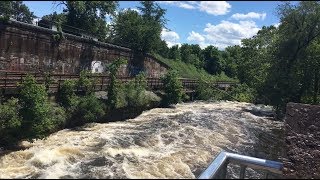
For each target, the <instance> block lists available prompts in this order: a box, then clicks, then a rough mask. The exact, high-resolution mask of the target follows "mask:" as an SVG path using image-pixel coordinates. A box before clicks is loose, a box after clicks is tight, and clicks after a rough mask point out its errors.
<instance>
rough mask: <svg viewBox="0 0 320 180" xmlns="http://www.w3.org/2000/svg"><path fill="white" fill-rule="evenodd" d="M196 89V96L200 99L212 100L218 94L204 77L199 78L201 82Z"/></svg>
mask: <svg viewBox="0 0 320 180" xmlns="http://www.w3.org/2000/svg"><path fill="white" fill-rule="evenodd" d="M195 91H196V92H195V98H196V99H198V100H210V99H212V98H213V97H214V95H215V94H216V93H215V91H214V90H213V89H212V87H211V86H210V83H208V82H206V81H205V80H204V79H202V78H201V79H199V83H198V86H197V88H196V90H195Z"/></svg>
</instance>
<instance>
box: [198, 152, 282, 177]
mask: <svg viewBox="0 0 320 180" xmlns="http://www.w3.org/2000/svg"><path fill="white" fill-rule="evenodd" d="M229 163H235V164H239V165H240V176H239V177H240V179H244V177H245V171H246V168H247V167H250V168H252V169H261V170H264V171H265V173H264V179H267V178H268V177H269V175H270V174H277V175H280V177H281V175H282V167H283V164H282V163H280V162H276V161H270V160H266V159H260V158H254V157H250V156H244V155H239V154H234V153H228V152H225V151H221V152H220V154H219V155H218V156H217V157H216V158H215V159H214V160H213V161H212V162H211V163H210V165H209V166H208V167H207V169H206V170H205V171H203V172H202V174H201V175H200V176H199V177H198V179H225V178H226V175H227V166H228V164H229Z"/></svg>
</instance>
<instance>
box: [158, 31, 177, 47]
mask: <svg viewBox="0 0 320 180" xmlns="http://www.w3.org/2000/svg"><path fill="white" fill-rule="evenodd" d="M161 39H162V40H165V41H166V42H167V44H168V47H172V46H174V45H179V46H180V45H181V43H179V39H180V37H179V35H178V33H176V32H174V31H168V30H166V29H162V31H161Z"/></svg>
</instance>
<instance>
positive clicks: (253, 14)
mask: <svg viewBox="0 0 320 180" xmlns="http://www.w3.org/2000/svg"><path fill="white" fill-rule="evenodd" d="M266 16H267V13H256V12H249V13H247V14H240V13H236V14H233V15H232V16H231V18H233V19H236V20H242V19H262V20H264V19H265V18H266Z"/></svg>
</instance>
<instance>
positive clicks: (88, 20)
mask: <svg viewBox="0 0 320 180" xmlns="http://www.w3.org/2000/svg"><path fill="white" fill-rule="evenodd" d="M60 4H63V5H64V9H63V12H64V14H65V16H66V17H65V22H64V23H63V24H64V25H68V26H73V27H76V28H80V29H84V30H86V31H87V32H88V33H90V35H94V36H96V37H98V39H99V40H100V41H104V40H105V39H106V35H107V27H106V24H107V23H106V17H107V15H110V14H111V15H113V14H114V13H115V10H116V8H117V6H118V2H117V1H61V3H60Z"/></svg>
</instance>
